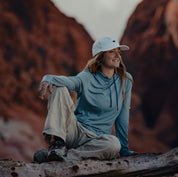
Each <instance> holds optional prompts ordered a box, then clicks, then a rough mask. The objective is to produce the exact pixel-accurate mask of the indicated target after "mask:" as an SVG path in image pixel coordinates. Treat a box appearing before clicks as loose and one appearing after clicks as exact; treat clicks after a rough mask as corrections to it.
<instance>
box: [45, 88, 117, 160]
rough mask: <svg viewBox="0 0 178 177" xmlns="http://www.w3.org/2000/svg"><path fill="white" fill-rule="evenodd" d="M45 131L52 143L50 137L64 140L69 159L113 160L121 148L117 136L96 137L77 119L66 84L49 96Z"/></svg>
mask: <svg viewBox="0 0 178 177" xmlns="http://www.w3.org/2000/svg"><path fill="white" fill-rule="evenodd" d="M43 134H44V137H45V140H46V141H47V143H50V140H48V137H49V136H52V137H58V138H61V139H62V140H64V142H65V145H66V147H67V149H68V152H67V157H66V158H67V159H69V160H82V159H88V158H97V159H113V158H115V157H117V156H118V154H119V150H120V142H119V140H118V139H117V138H116V137H115V136H112V135H102V136H96V135H95V134H94V133H92V132H91V131H89V130H87V129H85V128H84V127H83V126H81V124H80V123H79V122H77V120H76V117H75V115H74V104H73V101H72V99H71V97H70V94H69V92H68V90H67V88H65V87H54V89H53V93H52V94H51V95H50V96H49V103H48V115H47V119H46V122H45V126H44V130H43ZM59 155H60V156H61V155H63V154H61V153H60V154H59Z"/></svg>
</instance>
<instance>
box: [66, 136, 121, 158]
mask: <svg viewBox="0 0 178 177" xmlns="http://www.w3.org/2000/svg"><path fill="white" fill-rule="evenodd" d="M120 149H121V144H120V142H119V140H118V139H117V138H116V137H115V136H113V135H106V134H105V135H101V136H96V137H94V138H91V139H90V140H88V141H86V142H85V143H84V144H83V145H81V146H78V147H77V148H75V149H74V148H73V149H69V150H68V152H67V159H68V160H84V159H90V158H92V159H99V160H111V159H115V158H117V157H118V156H119V151H120Z"/></svg>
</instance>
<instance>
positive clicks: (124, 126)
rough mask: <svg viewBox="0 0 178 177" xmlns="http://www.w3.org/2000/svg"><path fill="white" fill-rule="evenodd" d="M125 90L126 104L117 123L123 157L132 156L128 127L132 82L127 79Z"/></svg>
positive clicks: (117, 134)
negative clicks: (129, 147) (129, 146)
mask: <svg viewBox="0 0 178 177" xmlns="http://www.w3.org/2000/svg"><path fill="white" fill-rule="evenodd" d="M125 84H126V87H125V88H126V89H125V104H124V103H123V105H122V108H121V112H120V114H119V116H118V117H117V119H116V122H115V131H116V136H117V138H118V139H119V141H120V143H121V151H120V155H121V156H128V155H132V152H131V151H129V149H128V126H129V109H130V101H131V90H132V81H130V80H129V79H127V81H126V83H125Z"/></svg>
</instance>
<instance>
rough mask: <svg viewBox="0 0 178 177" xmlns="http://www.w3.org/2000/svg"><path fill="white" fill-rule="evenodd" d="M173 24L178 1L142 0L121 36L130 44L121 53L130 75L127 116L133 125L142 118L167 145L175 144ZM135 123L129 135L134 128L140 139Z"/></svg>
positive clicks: (176, 47)
mask: <svg viewBox="0 0 178 177" xmlns="http://www.w3.org/2000/svg"><path fill="white" fill-rule="evenodd" d="M177 26H178V1H176V0H159V1H154V0H144V1H142V2H141V3H140V4H139V5H138V6H137V8H136V10H135V11H134V13H133V14H132V16H131V17H130V19H129V21H128V24H127V27H126V29H125V32H124V34H123V37H122V40H121V43H126V44H128V45H129V46H130V47H131V50H130V51H129V52H128V53H125V54H124V59H125V62H126V65H127V68H128V70H129V72H131V73H132V75H133V77H134V87H133V91H134V94H133V102H132V109H131V111H132V113H131V115H132V118H131V120H132V121H133V124H134V125H135V127H136V126H139V125H140V121H141V122H142V121H143V122H144V123H143V122H142V123H141V124H142V125H143V124H145V128H146V129H147V130H149V131H150V133H151V134H152V133H153V134H154V136H155V137H156V138H157V139H158V140H159V141H161V142H162V143H163V144H164V145H167V146H168V147H169V148H170V147H176V146H178V136H177V135H178V129H177V125H178V119H177V117H178V112H177V105H178V103H177V98H178V92H177V90H178V79H177V76H178V70H177V67H178V43H177V41H178V28H177ZM135 127H134V126H133V127H132V128H133V129H132V130H131V132H130V134H131V136H132V134H133V133H134V132H135V133H136V134H138V135H139V136H140V139H142V133H141V131H139V130H138V129H137V128H136V129H135ZM148 139H149V138H148ZM131 141H132V138H131ZM148 141H149V140H148ZM149 143H151V142H149ZM147 145H148V146H149V144H147ZM150 145H151V147H150V148H152V144H150ZM164 145H163V146H164ZM163 146H161V147H163Z"/></svg>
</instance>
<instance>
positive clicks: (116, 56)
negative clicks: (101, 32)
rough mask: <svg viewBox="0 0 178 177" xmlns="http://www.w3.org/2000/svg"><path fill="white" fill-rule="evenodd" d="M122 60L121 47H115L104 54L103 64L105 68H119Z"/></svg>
mask: <svg viewBox="0 0 178 177" xmlns="http://www.w3.org/2000/svg"><path fill="white" fill-rule="evenodd" d="M120 62H121V55H120V49H119V48H115V49H112V50H109V51H106V52H105V53H104V56H103V60H102V64H101V66H103V67H105V68H111V69H114V68H118V67H119V65H120Z"/></svg>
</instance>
